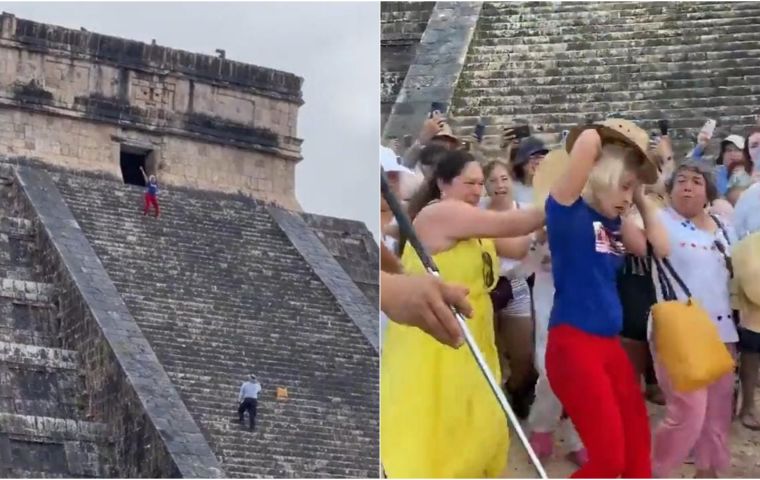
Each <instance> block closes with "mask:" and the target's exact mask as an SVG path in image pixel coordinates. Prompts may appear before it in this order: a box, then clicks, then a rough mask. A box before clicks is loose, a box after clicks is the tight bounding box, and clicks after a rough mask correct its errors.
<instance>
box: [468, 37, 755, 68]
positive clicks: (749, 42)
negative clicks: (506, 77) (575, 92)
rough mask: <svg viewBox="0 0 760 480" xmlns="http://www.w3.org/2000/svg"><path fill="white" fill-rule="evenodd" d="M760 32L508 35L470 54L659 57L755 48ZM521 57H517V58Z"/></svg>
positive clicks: (488, 56)
mask: <svg viewBox="0 0 760 480" xmlns="http://www.w3.org/2000/svg"><path fill="white" fill-rule="evenodd" d="M759 40H760V34H758V33H751V34H750V33H748V34H740V35H735V36H734V35H730V36H729V35H725V36H719V35H710V36H707V35H705V36H696V35H694V36H692V35H685V36H684V37H676V38H671V37H660V38H657V37H655V38H645V39H641V40H621V41H594V40H593V39H589V40H586V41H576V42H566V41H562V40H560V39H553V38H550V37H547V38H546V42H545V43H534V44H529V43H521V42H514V41H512V39H511V38H505V39H504V41H503V43H496V42H493V44H490V45H483V44H481V45H478V44H476V45H472V46H471V47H470V50H469V52H468V55H472V56H473V57H476V58H478V57H484V58H483V61H488V60H491V59H492V57H503V56H504V55H510V54H512V53H515V54H518V55H519V54H521V53H522V54H524V55H525V56H527V57H528V58H523V59H525V60H527V59H530V58H532V59H535V60H547V59H550V58H554V56H555V55H556V54H557V53H562V52H564V53H565V58H567V59H568V60H570V59H572V58H573V56H574V55H576V54H577V58H578V59H579V61H580V59H581V58H590V57H591V56H592V55H597V56H600V57H603V58H606V57H608V56H609V57H610V58H614V57H615V56H617V55H616V54H619V53H618V52H620V51H621V50H622V49H624V48H627V47H628V46H630V48H631V49H632V52H631V56H632V57H633V58H635V57H636V56H643V57H645V58H647V57H658V56H664V55H673V54H683V53H700V49H699V48H698V47H700V46H701V47H702V50H701V51H702V52H704V53H708V52H709V53H716V52H734V51H737V50H755V49H757V45H758V43H760V41H759ZM517 59H518V58H515V60H517Z"/></svg>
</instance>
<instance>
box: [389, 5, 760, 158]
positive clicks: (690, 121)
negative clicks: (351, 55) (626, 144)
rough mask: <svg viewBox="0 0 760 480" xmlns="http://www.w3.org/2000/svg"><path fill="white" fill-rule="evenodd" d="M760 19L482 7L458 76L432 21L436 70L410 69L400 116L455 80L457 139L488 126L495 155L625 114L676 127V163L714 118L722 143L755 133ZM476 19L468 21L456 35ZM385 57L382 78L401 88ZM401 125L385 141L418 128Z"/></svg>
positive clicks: (733, 8)
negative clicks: (517, 137) (514, 137)
mask: <svg viewBox="0 0 760 480" xmlns="http://www.w3.org/2000/svg"><path fill="white" fill-rule="evenodd" d="M462 3H466V2H451V3H447V4H445V5H446V7H447V8H456V7H457V6H458V5H461V4H462ZM386 8H388V9H390V8H391V7H390V5H389V6H388V7H386ZM438 8H439V7H438V6H436V9H438ZM400 11H401V10H400V9H399V12H400ZM397 17H402V14H401V13H399V14H397ZM759 17H760V4H758V3H755V2H736V3H725V2H720V3H719V2H649V3H643V2H580V3H579V2H541V3H539V2H523V3H515V2H485V3H484V4H483V7H482V9H481V11H480V15H479V18H478V20H477V28H476V29H475V33H474V35H473V36H472V37H471V39H469V38H467V37H462V38H464V40H465V41H466V42H467V44H464V48H465V50H467V57H466V64H465V65H464V66H463V67H461V66H460V67H459V69H460V70H461V76H458V77H454V76H451V72H452V71H454V70H456V68H457V67H456V65H451V64H449V59H450V57H449V56H448V54H447V52H448V51H449V50H447V49H448V48H449V47H450V46H447V42H450V41H451V36H450V35H448V34H446V35H444V34H439V35H434V34H433V33H434V32H433V31H432V29H431V25H433V24H434V23H435V18H432V17H431V23H430V24H429V25H428V27H427V29H426V30H425V32H424V34H423V36H422V38H423V39H424V38H425V37H426V36H430V38H431V40H433V43H431V46H432V47H434V48H431V50H432V51H433V58H436V59H437V60H436V61H434V62H431V61H429V60H425V59H422V61H421V60H414V61H413V62H412V65H411V66H410V67H409V73H407V74H406V77H405V79H404V81H405V84H406V83H408V82H409V77H410V76H411V75H413V73H414V72H415V71H422V72H423V75H421V77H420V80H419V81H415V82H413V83H410V84H409V87H410V88H408V89H406V88H404V89H402V91H401V92H400V94H399V95H398V97H397V98H396V102H397V105H395V106H394V110H397V112H398V114H399V115H398V116H399V117H402V118H403V117H404V116H406V117H407V118H408V119H409V120H414V119H415V118H418V117H420V116H422V114H424V112H418V111H417V110H424V108H425V105H426V104H427V105H429V103H430V101H432V100H435V99H434V98H432V97H433V96H435V95H431V93H430V92H431V91H434V90H433V89H431V88H430V87H431V86H434V85H435V84H436V83H440V84H442V85H441V86H442V87H445V86H446V85H445V84H444V83H445V82H451V81H452V80H453V81H454V82H455V84H456V85H455V86H456V91H455V92H454V94H453V106H452V108H451V121H452V125H453V126H454V128H455V132H456V133H458V134H459V135H468V134H470V133H472V131H473V130H474V127H475V125H476V123H477V122H478V120H479V119H482V121H483V122H484V123H485V124H486V134H485V139H484V142H483V149H484V150H485V152H486V153H496V152H497V151H498V145H499V134H500V132H501V130H502V128H503V127H505V126H511V125H515V124H528V125H530V126H531V130H532V131H533V132H534V134H537V135H539V136H542V137H543V138H544V140H546V141H548V142H551V143H553V142H558V141H559V138H560V133H561V131H562V130H564V129H567V128H570V127H572V126H574V125H577V124H579V123H584V122H587V121H595V120H600V119H603V118H605V117H607V116H608V115H610V114H615V113H620V114H622V115H624V116H626V117H627V118H630V119H632V120H635V121H637V122H638V123H639V124H640V125H641V126H642V127H644V128H645V129H647V130H655V129H656V128H657V121H658V120H659V119H661V118H668V119H669V120H670V123H671V127H672V129H671V136H672V138H673V139H674V145H675V147H676V150H677V152H676V153H678V154H683V153H686V151H687V150H688V149H689V148H690V147H691V146H693V143H694V141H695V139H696V134H697V132H698V131H699V128H700V127H701V126H702V125H703V124H704V122H705V120H706V119H707V118H713V119H716V120H717V121H718V128H717V130H716V133H715V136H714V139H715V140H714V143H718V141H719V140H720V139H721V138H723V137H725V135H727V134H729V133H738V134H744V133H745V131H746V129H747V127H748V126H751V125H753V124H755V123H756V121H757V115H758V114H759V113H760V107H758V105H760V87H758V81H757V80H758V79H760V64H758V61H757V59H756V58H755V57H756V55H755V51H756V50H758V48H760V30H758V28H757V27H758V18H759ZM388 18H393V17H390V15H388ZM468 21H469V19H468V18H465V17H460V18H459V21H458V25H459V26H461V22H468ZM396 22H397V24H399V25H401V24H402V22H401V20H396ZM387 28H388V27H386V29H387ZM455 28H457V27H455ZM436 49H437V50H436ZM386 50H388V49H384V50H383V55H384V56H385V55H386V53H385V52H386ZM417 55H418V56H419V55H420V47H418V48H417ZM387 58H388V59H389V61H385V60H384V62H383V69H384V70H383V76H384V77H383V78H385V77H392V78H396V77H397V75H395V74H394V71H395V70H394V69H395V68H396V67H395V66H394V65H393V64H392V63H391V62H390V59H392V58H393V57H392V55H391V54H388V56H387ZM425 71H427V72H428V73H427V74H424V72H425ZM447 75H448V76H449V78H448V79H446V76H447ZM442 79H445V80H442ZM417 86H420V88H417ZM449 86H452V87H453V86H454V85H453V84H451V83H449ZM384 88H385V89H386V90H388V91H389V92H390V91H391V89H390V88H387V87H384ZM443 93H444V94H445V93H447V92H446V91H445V89H444V91H443ZM438 96H439V97H441V98H443V97H444V96H445V95H442V94H438ZM387 98H388V99H389V98H391V96H390V95H388V97H387ZM385 100H386V97H384V101H385ZM442 101H445V100H442ZM398 103H401V105H399V104H398ZM403 104H407V105H403ZM394 116H396V115H395V114H394ZM423 118H424V117H423ZM394 122H395V120H391V121H389V122H388V124H386V126H385V131H384V136H386V137H387V136H388V135H398V134H399V133H400V134H402V135H403V134H404V133H415V132H414V131H415V129H416V128H417V127H416V125H417V124H416V123H415V122H412V121H404V122H401V120H399V122H400V123H398V125H399V126H398V127H395V126H394ZM404 130H406V131H404Z"/></svg>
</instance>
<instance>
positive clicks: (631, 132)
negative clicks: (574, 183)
mask: <svg viewBox="0 0 760 480" xmlns="http://www.w3.org/2000/svg"><path fill="white" fill-rule="evenodd" d="M589 128H594V129H596V131H597V132H599V136H600V137H601V138H602V145H604V144H605V143H612V142H614V143H622V144H624V145H628V146H630V147H632V148H633V149H634V151H635V152H636V154H637V155H638V157H639V158H638V160H639V162H638V177H639V179H640V180H641V181H642V182H644V183H646V184H652V183H655V182H657V177H658V174H657V165H656V163H655V162H654V161H653V160H652V159H651V158H650V157H649V155H648V154H647V151H648V149H649V135H648V134H647V132H646V131H644V130H643V129H641V128H639V127H638V126H636V124H635V123H633V122H632V121H630V120H625V119H622V118H608V119H607V120H605V121H603V122H601V123H597V124H593V125H580V126H577V127H575V128H573V129H572V130H570V133H569V134H568V135H567V140H566V142H565V146H566V148H567V151H568V152H570V151H572V149H573V145H575V141H576V140H578V136H579V135H580V134H581V132H583V131H584V130H586V129H589Z"/></svg>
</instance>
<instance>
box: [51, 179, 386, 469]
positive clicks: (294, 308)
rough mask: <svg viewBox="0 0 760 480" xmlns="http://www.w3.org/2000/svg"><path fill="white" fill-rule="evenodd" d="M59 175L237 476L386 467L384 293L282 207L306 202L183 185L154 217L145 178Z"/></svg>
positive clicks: (144, 328)
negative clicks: (131, 181)
mask: <svg viewBox="0 0 760 480" xmlns="http://www.w3.org/2000/svg"><path fill="white" fill-rule="evenodd" d="M51 170H52V168H51ZM51 176H52V177H53V179H54V181H55V184H56V187H57V188H58V190H59V191H60V192H61V195H62V196H63V198H64V201H65V203H66V205H68V207H69V208H70V209H71V211H72V212H73V214H74V216H75V218H76V220H77V223H78V224H79V225H80V227H81V229H82V230H81V231H82V233H84V235H85V236H86V237H87V239H88V240H89V241H90V243H91V245H92V247H93V248H94V249H95V252H96V253H97V255H98V258H99V260H100V262H102V265H103V266H104V268H105V269H106V271H107V272H108V276H109V277H110V278H111V279H112V280H113V282H114V284H115V286H116V288H117V289H118V291H119V293H120V294H121V297H122V298H123V300H124V302H125V303H126V305H127V307H128V309H129V313H130V314H131V315H132V316H133V318H134V319H135V321H136V322H137V324H138V325H139V328H140V331H141V332H142V333H143V334H144V335H145V336H146V338H147V339H148V341H149V342H150V345H151V347H152V348H153V349H154V350H155V352H156V355H157V357H158V359H159V360H160V362H161V365H163V367H164V368H165V369H166V372H167V374H168V375H169V378H170V379H171V382H172V383H173V385H174V387H175V388H176V389H177V390H178V391H179V393H180V395H181V396H182V400H183V401H184V404H185V405H187V408H188V410H189V411H190V413H191V414H192V416H193V418H194V419H195V421H196V422H197V424H198V426H199V427H200V428H201V431H202V432H203V435H204V436H205V438H206V440H207V441H208V442H209V444H210V445H211V446H212V448H213V451H214V453H215V454H216V455H217V458H218V459H219V461H220V463H221V464H222V466H223V468H224V471H225V474H226V475H228V476H230V477H241V478H260V477H275V478H289V477H315V478H325V477H331V478H332V477H349V478H365V477H376V476H377V474H378V452H379V445H378V438H379V437H378V429H379V418H378V378H377V368H378V362H379V358H378V354H377V351H376V350H375V348H374V347H375V345H376V343H377V315H378V313H377V303H376V302H375V303H370V302H369V301H368V300H367V299H366V298H365V297H364V296H363V295H362V293H361V292H360V291H359V290H358V289H357V287H356V285H354V284H353V283H352V282H351V278H350V277H349V276H348V275H347V273H346V272H345V271H340V266H339V265H338V262H337V261H335V260H333V261H330V260H332V258H330V252H329V251H328V250H327V249H326V248H325V247H323V246H322V245H319V243H320V242H319V240H318V239H317V238H316V235H315V234H310V233H311V232H309V231H308V230H309V229H308V226H306V225H304V222H300V225H293V223H292V222H287V224H286V222H283V221H282V218H277V220H275V218H274V217H275V215H276V214H277V213H280V214H282V217H284V218H285V219H286V220H287V219H289V218H291V216H293V217H292V218H291V219H295V220H296V223H299V222H297V220H298V218H297V217H300V213H299V214H295V213H292V212H283V211H282V210H281V209H273V208H268V206H267V205H264V204H263V203H261V202H259V201H256V200H252V199H249V198H244V197H241V196H238V195H229V194H223V193H220V192H209V191H200V190H195V189H190V188H184V187H183V188H172V189H167V191H166V195H165V196H164V197H162V198H161V199H160V200H159V201H160V202H161V217H160V219H158V220H156V219H155V218H153V217H151V216H148V217H143V216H142V215H141V214H140V205H141V202H142V198H141V197H142V189H141V188H138V187H136V186H132V185H123V184H120V183H118V182H117V181H114V179H111V178H107V177H106V176H100V175H93V174H90V173H81V172H80V173H75V172H70V171H69V172H64V171H61V170H60V169H56V170H55V172H53V173H51ZM294 227H295V228H294ZM284 232H287V233H284ZM304 243H305V244H304ZM366 256H367V255H366V254H365V255H362V254H360V252H359V251H358V250H355V251H354V258H353V262H354V263H361V264H366V263H368V261H367V260H368V259H367V258H366ZM375 271H377V270H375ZM325 272H327V273H326V274H325ZM325 277H327V278H325ZM370 322H371V324H370ZM366 327H369V328H366ZM372 328H374V331H373V330H372ZM368 337H369V338H368ZM251 372H254V373H256V375H257V376H258V377H259V379H260V381H261V382H262V386H263V388H264V390H263V391H262V393H261V394H260V395H259V404H258V412H259V415H258V420H257V427H256V431H255V432H253V433H252V432H250V431H248V429H247V428H245V427H243V426H240V425H238V423H237V418H236V417H237V415H236V407H237V405H236V399H237V395H238V392H239V390H240V384H241V383H242V381H243V380H245V379H246V378H247V376H248V375H249V374H250V373H251ZM277 387H285V388H287V389H288V399H287V400H280V399H278V398H277V397H276V388H277ZM178 438H181V437H178Z"/></svg>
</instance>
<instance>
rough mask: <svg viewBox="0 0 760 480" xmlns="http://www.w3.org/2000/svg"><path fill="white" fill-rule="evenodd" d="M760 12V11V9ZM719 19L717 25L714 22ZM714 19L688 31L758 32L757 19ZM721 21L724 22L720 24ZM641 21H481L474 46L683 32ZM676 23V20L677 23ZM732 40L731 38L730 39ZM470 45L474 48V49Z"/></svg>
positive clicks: (664, 35)
mask: <svg viewBox="0 0 760 480" xmlns="http://www.w3.org/2000/svg"><path fill="white" fill-rule="evenodd" d="M759 13H760V12H759ZM715 22H719V23H718V24H713V23H715ZM715 22H713V23H711V24H709V25H707V24H701V25H700V24H697V25H694V24H689V25H687V27H686V29H687V34H688V35H689V36H690V37H701V36H719V35H726V36H729V35H730V34H731V33H736V34H737V35H742V34H751V33H754V34H757V29H756V25H757V20H756V21H755V22H754V23H747V24H744V25H736V24H735V23H733V20H732V19H715ZM721 23H722V24H721ZM640 25H641V24H626V26H625V27H624V28H621V29H607V28H605V26H603V27H602V28H597V29H592V30H589V29H582V30H580V31H579V30H578V29H573V28H572V27H571V28H567V27H566V26H565V25H560V26H559V27H558V28H545V27H540V28H537V29H530V28H523V27H522V26H521V25H520V24H519V23H518V24H517V27H512V28H505V29H503V30H500V29H492V28H490V27H491V25H490V24H488V22H487V21H482V22H481V23H480V25H479V27H480V28H479V30H478V31H477V32H476V33H475V39H474V44H473V45H472V46H474V47H481V46H493V45H509V44H511V43H515V44H526V45H527V44H540V43H576V42H610V41H625V40H641V39H653V38H662V39H667V38H676V37H680V36H682V35H683V32H682V31H681V30H680V29H678V28H672V27H671V26H672V25H674V24H673V23H668V24H665V28H662V29H653V28H649V26H647V28H641V27H640ZM675 25H677V23H676V24H675ZM729 40H730V39H729ZM472 46H471V48H472Z"/></svg>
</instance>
